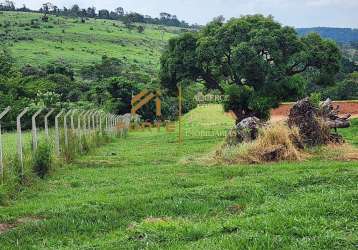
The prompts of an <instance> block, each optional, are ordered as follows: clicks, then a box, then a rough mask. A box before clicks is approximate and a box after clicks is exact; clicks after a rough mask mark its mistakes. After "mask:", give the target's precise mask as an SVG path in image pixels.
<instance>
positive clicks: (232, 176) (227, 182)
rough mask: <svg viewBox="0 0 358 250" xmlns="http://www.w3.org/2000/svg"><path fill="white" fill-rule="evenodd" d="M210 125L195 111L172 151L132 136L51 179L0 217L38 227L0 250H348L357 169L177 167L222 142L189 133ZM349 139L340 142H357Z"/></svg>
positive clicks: (158, 136)
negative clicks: (27, 219) (182, 139)
mask: <svg viewBox="0 0 358 250" xmlns="http://www.w3.org/2000/svg"><path fill="white" fill-rule="evenodd" d="M213 120H215V121H216V122H218V123H220V124H216V125H215V126H216V129H217V131H222V130H223V129H224V128H227V127H229V126H230V125H231V123H232V121H230V119H229V118H228V117H226V116H224V115H223V114H222V113H221V112H220V109H218V107H215V108H213V107H210V108H201V109H197V110H194V111H193V112H192V115H190V114H189V115H188V116H187V117H186V118H185V130H186V132H187V131H188V130H190V129H191V132H190V133H187V134H188V137H187V138H186V140H185V143H184V144H183V145H181V146H180V145H178V144H177V143H176V136H175V134H168V133H165V132H164V131H162V132H160V133H158V132H156V131H155V130H153V131H152V132H135V133H131V134H130V137H129V138H128V139H127V140H117V141H115V142H114V143H112V144H110V145H108V146H105V147H103V148H100V149H98V150H97V151H96V152H95V153H93V154H92V155H91V156H86V157H83V158H81V159H80V160H78V161H77V162H76V163H74V164H73V165H72V166H69V167H67V168H66V169H60V170H58V171H57V173H56V174H55V175H54V176H52V177H50V178H48V180H46V181H44V182H39V183H38V184H37V185H35V186H33V187H32V188H29V189H26V190H25V191H24V192H23V193H22V194H21V195H20V196H19V197H18V199H17V200H16V201H14V202H13V203H12V204H10V206H8V207H1V208H0V222H6V221H7V222H11V221H15V220H16V219H18V218H23V217H32V218H34V217H35V218H39V219H40V221H38V222H29V223H25V224H21V225H19V226H18V227H17V228H15V229H13V230H11V231H9V232H7V233H6V234H4V235H1V237H0V246H2V248H4V249H6V248H13V247H14V246H15V244H17V246H18V247H19V248H22V249H26V248H28V249H31V248H33V249H44V248H45V249H48V248H52V249H75V248H76V249H78V248H80V249H93V248H97V249H119V248H120V249H130V248H135V249H138V248H152V249H158V248H170V249H244V248H245V249H246V248H249V247H250V248H253V249H255V248H256V249H279V248H282V249H287V248H299V249H308V248H320V249H332V248H337V249H342V248H348V249H349V248H350V249H355V247H356V246H357V242H358V234H357V230H358V226H357V223H356V221H357V216H358V211H357V209H356V208H357V205H358V204H357V200H358V196H357V183H358V167H357V162H333V161H307V162H302V163H277V164H268V165H260V166H243V165H237V166H216V167H203V166H197V165H192V164H189V165H182V164H181V163H180V159H183V158H184V157H185V158H186V159H187V158H188V157H194V158H195V157H196V156H198V155H200V154H202V153H205V152H208V151H210V150H212V149H213V148H214V147H215V146H216V145H217V143H219V142H220V141H222V138H220V137H216V136H207V137H201V136H200V134H198V133H199V131H201V132H204V133H203V134H202V135H208V134H205V131H208V130H209V131H210V130H211V132H213V131H212V130H213V129H212V127H211V126H210V125H209V124H208V123H207V122H209V121H213ZM190 122H192V124H191V125H190V124H189V123H190ZM355 124H356V123H355ZM355 132H356V127H354V128H352V129H351V130H350V132H346V133H347V134H349V136H351V139H352V140H353V142H355V143H357V140H358V138H357V134H354V133H355ZM212 135H213V134H212ZM30 221H31V220H30Z"/></svg>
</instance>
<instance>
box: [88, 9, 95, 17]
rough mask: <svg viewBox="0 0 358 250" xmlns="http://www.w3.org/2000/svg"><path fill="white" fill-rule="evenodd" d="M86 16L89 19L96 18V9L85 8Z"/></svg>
mask: <svg viewBox="0 0 358 250" xmlns="http://www.w3.org/2000/svg"><path fill="white" fill-rule="evenodd" d="M87 16H88V17H90V18H94V17H96V8H95V7H88V8H87Z"/></svg>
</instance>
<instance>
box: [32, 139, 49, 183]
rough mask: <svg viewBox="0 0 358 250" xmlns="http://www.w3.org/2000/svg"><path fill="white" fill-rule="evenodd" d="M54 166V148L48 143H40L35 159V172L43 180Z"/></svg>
mask: <svg viewBox="0 0 358 250" xmlns="http://www.w3.org/2000/svg"><path fill="white" fill-rule="evenodd" d="M51 166H52V148H51V146H50V144H49V143H48V142H45V143H40V144H39V146H38V148H37V150H36V152H35V155H34V158H33V171H34V172H35V173H36V174H37V175H38V176H39V177H41V178H44V177H45V175H47V174H48V173H49V171H50V169H51Z"/></svg>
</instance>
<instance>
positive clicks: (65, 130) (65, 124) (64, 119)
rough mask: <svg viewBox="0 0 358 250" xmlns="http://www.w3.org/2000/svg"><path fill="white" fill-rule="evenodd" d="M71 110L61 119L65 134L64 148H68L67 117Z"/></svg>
mask: <svg viewBox="0 0 358 250" xmlns="http://www.w3.org/2000/svg"><path fill="white" fill-rule="evenodd" d="M71 112H72V110H71V109H70V110H69V111H67V113H66V114H65V116H64V118H63V129H64V133H65V146H66V147H68V127H67V117H68V116H69V115H70V114H71Z"/></svg>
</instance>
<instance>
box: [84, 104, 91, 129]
mask: <svg viewBox="0 0 358 250" xmlns="http://www.w3.org/2000/svg"><path fill="white" fill-rule="evenodd" d="M90 112H91V111H90V110H88V111H87V112H86V113H85V114H84V115H83V129H84V132H85V133H86V134H88V133H89V129H90V128H89V123H88V115H89V113H90Z"/></svg>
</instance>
